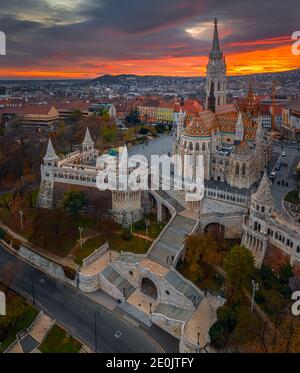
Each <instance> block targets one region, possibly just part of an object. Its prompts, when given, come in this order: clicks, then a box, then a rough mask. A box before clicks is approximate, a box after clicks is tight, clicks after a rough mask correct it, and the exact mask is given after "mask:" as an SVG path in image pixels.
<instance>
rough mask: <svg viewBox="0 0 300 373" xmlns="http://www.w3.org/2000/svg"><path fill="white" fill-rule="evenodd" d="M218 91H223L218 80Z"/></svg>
mask: <svg viewBox="0 0 300 373" xmlns="http://www.w3.org/2000/svg"><path fill="white" fill-rule="evenodd" d="M218 91H221V82H220V81H218Z"/></svg>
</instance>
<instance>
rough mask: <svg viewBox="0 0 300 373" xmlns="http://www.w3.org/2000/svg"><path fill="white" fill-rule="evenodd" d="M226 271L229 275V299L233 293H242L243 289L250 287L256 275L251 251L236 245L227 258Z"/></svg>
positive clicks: (225, 261) (225, 260) (225, 262)
mask: <svg viewBox="0 0 300 373" xmlns="http://www.w3.org/2000/svg"><path fill="white" fill-rule="evenodd" d="M224 269H225V271H226V274H227V284H228V290H229V294H228V295H229V297H230V296H231V295H232V293H235V294H236V299H237V298H238V296H237V295H238V294H240V293H241V290H242V288H243V287H248V286H249V283H250V281H251V277H252V276H253V274H254V270H255V266H254V258H253V255H252V253H251V251H250V250H248V249H247V248H246V247H244V246H239V245H235V246H233V248H232V249H231V250H230V252H229V253H228V254H227V255H226V256H225V259H224Z"/></svg>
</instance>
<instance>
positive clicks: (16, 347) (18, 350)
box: [5, 341, 24, 354]
mask: <svg viewBox="0 0 300 373" xmlns="http://www.w3.org/2000/svg"><path fill="white" fill-rule="evenodd" d="M5 352H6V353H7V354H22V353H23V352H24V351H23V349H22V346H21V344H20V342H19V341H16V342H15V343H14V344H12V345H11V346H10V347H9V348H8V349H7V350H6V351H5Z"/></svg>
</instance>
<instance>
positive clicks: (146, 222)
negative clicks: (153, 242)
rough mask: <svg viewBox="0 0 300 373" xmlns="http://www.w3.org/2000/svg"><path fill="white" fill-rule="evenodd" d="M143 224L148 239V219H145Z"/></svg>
mask: <svg viewBox="0 0 300 373" xmlns="http://www.w3.org/2000/svg"><path fill="white" fill-rule="evenodd" d="M145 226H146V238H147V240H148V228H149V226H150V220H148V219H145Z"/></svg>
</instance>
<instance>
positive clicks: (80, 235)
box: [78, 226, 83, 249]
mask: <svg viewBox="0 0 300 373" xmlns="http://www.w3.org/2000/svg"><path fill="white" fill-rule="evenodd" d="M78 230H79V241H80V248H81V249H82V234H83V227H82V226H80V227H78Z"/></svg>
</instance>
